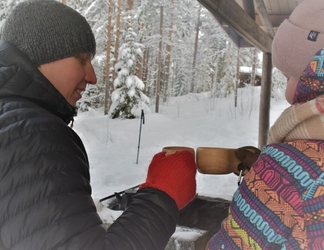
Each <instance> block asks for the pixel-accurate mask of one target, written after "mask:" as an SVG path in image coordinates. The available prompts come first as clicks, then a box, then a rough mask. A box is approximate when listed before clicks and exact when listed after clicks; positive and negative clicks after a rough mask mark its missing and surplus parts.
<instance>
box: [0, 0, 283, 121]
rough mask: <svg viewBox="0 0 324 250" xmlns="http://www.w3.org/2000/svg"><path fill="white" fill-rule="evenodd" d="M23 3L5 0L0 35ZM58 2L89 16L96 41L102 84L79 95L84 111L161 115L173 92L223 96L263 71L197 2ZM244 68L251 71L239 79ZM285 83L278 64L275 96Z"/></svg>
mask: <svg viewBox="0 0 324 250" xmlns="http://www.w3.org/2000/svg"><path fill="white" fill-rule="evenodd" d="M22 1H23V0H0V36H1V27H2V25H3V23H4V21H5V19H6V16H7V15H8V13H10V10H11V9H12V8H13V7H14V6H15V5H17V4H18V3H19V2H22ZM61 2H63V3H64V4H66V5H68V6H71V7H72V8H74V9H75V10H77V11H78V12H80V13H81V14H82V15H83V16H84V17H85V18H86V19H87V20H88V22H89V23H90V25H91V27H92V30H93V32H94V34H95V38H96V42H97V52H96V55H95V57H94V59H93V66H94V68H95V71H96V74H97V79H98V82H97V84H96V85H89V86H88V87H87V90H86V92H85V93H84V94H83V98H82V99H81V100H80V101H79V103H78V108H79V111H81V112H82V111H88V110H90V109H96V108H103V111H104V114H107V115H110V116H111V117H112V118H126V119H127V118H135V117H139V116H140V111H141V110H143V109H144V110H145V111H146V112H148V111H149V108H148V107H151V109H152V110H153V109H154V111H155V112H156V113H159V107H160V104H161V103H165V102H167V101H168V99H169V98H170V97H175V96H182V95H188V94H191V93H201V92H208V93H209V95H210V97H211V98H224V97H227V96H229V94H231V93H232V92H233V91H236V89H237V88H239V87H245V86H248V85H249V86H253V85H254V84H255V83H256V80H255V79H256V76H257V75H259V77H260V76H261V73H260V70H261V62H260V58H262V56H261V57H260V54H261V52H260V51H258V50H257V49H255V48H244V49H242V48H241V49H238V48H237V47H236V45H235V44H234V43H232V41H231V40H230V39H229V38H228V36H227V34H226V33H225V32H224V30H223V29H222V27H221V26H220V25H219V24H218V22H217V20H216V19H215V18H214V17H213V16H212V15H211V14H210V13H209V12H208V10H206V9H205V8H204V7H203V6H201V5H200V4H199V3H198V1H196V0H184V1H174V0H163V1H161V0H154V1H150V0H136V1H134V0H61ZM243 68H245V69H248V70H247V71H246V72H247V74H249V77H248V78H246V79H247V80H243V82H242V80H239V79H240V74H242V69H243ZM246 72H245V73H246ZM284 84H285V78H284V77H283V76H282V75H281V74H280V73H279V72H278V71H277V70H275V69H274V71H273V81H272V92H273V96H272V97H274V98H275V97H276V96H275V93H276V92H277V90H278V89H281V88H283V86H284ZM233 105H234V101H233ZM152 107H154V108H152Z"/></svg>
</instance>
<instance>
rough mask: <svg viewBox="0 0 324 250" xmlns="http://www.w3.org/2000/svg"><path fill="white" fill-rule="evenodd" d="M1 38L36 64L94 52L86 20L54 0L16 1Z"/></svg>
mask: <svg viewBox="0 0 324 250" xmlns="http://www.w3.org/2000/svg"><path fill="white" fill-rule="evenodd" d="M1 39H2V41H4V42H8V43H10V44H12V45H14V46H16V47H17V48H18V49H20V50H21V51H22V52H24V53H25V54H26V55H27V56H28V57H29V59H30V60H31V61H32V62H33V63H34V64H35V65H36V66H39V65H41V64H44V63H49V62H53V61H56V60H59V59H63V58H67V57H70V56H75V55H77V54H81V53H92V54H93V55H94V54H95V52H96V42H95V38H94V35H93V33H92V30H91V28H90V25H89V23H88V22H87V21H86V19H85V18H84V17H83V16H82V15H81V14H79V13H78V12H77V11H75V10H74V9H72V8H70V7H68V6H66V5H64V4H62V3H60V2H57V1H55V0H29V1H25V2H22V3H20V4H18V5H17V6H16V7H15V8H14V9H13V11H12V12H11V13H10V15H9V16H8V18H7V19H6V22H5V24H4V26H3V29H2V35H1Z"/></svg>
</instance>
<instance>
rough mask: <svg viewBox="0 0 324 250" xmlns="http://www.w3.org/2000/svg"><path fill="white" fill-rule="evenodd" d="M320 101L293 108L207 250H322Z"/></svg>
mask: <svg viewBox="0 0 324 250" xmlns="http://www.w3.org/2000/svg"><path fill="white" fill-rule="evenodd" d="M323 113H324V97H323V96H320V97H317V98H316V99H314V100H311V101H309V102H307V103H304V104H297V105H293V106H291V107H290V108H288V109H287V110H285V111H284V113H283V114H282V115H281V116H280V117H279V119H278V120H277V121H276V123H275V124H274V126H273V127H272V128H271V130H270V134H269V144H268V145H266V146H265V147H264V148H263V149H262V152H261V155H260V157H259V158H258V160H257V161H256V162H255V164H254V165H253V166H252V168H251V170H250V172H249V173H248V174H246V175H245V177H244V179H243V181H242V183H241V185H240V187H239V188H238V190H237V191H236V192H235V193H234V196H233V201H232V203H231V206H230V208H229V215H228V218H226V219H225V220H224V221H223V222H222V227H221V230H220V231H219V232H218V233H217V234H216V235H215V236H214V237H212V238H211V239H210V241H209V243H208V246H207V248H206V249H208V250H215V249H269V250H271V249H311V250H316V249H318V250H322V249H324V125H323V121H324V115H323Z"/></svg>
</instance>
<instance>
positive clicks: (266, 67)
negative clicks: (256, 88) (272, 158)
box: [258, 53, 272, 149]
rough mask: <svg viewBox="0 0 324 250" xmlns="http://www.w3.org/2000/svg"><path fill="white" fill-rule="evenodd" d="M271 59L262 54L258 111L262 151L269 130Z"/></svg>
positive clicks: (259, 143) (267, 54)
mask: <svg viewBox="0 0 324 250" xmlns="http://www.w3.org/2000/svg"><path fill="white" fill-rule="evenodd" d="M271 78H272V58H271V54H270V53H263V60H262V79H261V95H260V110H259V114H260V115H259V142H258V147H259V149H262V148H263V146H265V145H266V144H267V140H268V132H269V128H270V125H269V124H270V100H271Z"/></svg>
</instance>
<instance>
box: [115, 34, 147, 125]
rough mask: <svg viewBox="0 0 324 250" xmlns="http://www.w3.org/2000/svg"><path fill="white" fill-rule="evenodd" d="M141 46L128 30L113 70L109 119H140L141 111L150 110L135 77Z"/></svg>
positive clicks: (141, 84) (142, 84) (142, 87)
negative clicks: (112, 89) (114, 73)
mask: <svg viewBox="0 0 324 250" xmlns="http://www.w3.org/2000/svg"><path fill="white" fill-rule="evenodd" d="M142 47H143V45H142V44H140V43H137V42H136V33H135V32H134V31H133V30H132V28H128V30H127V32H126V36H125V43H124V44H122V46H120V48H119V54H118V62H117V63H116V65H115V70H117V71H118V76H117V78H116V79H115V80H114V87H115V90H114V92H113V93H112V96H111V99H112V105H111V107H110V111H109V114H110V117H111V118H113V119H115V118H122V119H133V118H136V117H140V115H141V110H142V109H143V110H144V111H145V113H148V112H149V111H150V110H149V108H148V106H147V105H148V104H149V102H150V100H149V98H148V97H147V96H146V95H145V94H144V93H143V92H142V90H143V89H144V83H143V82H142V81H141V80H140V79H139V78H138V77H137V76H136V75H135V74H136V59H137V58H138V57H139V56H142Z"/></svg>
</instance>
